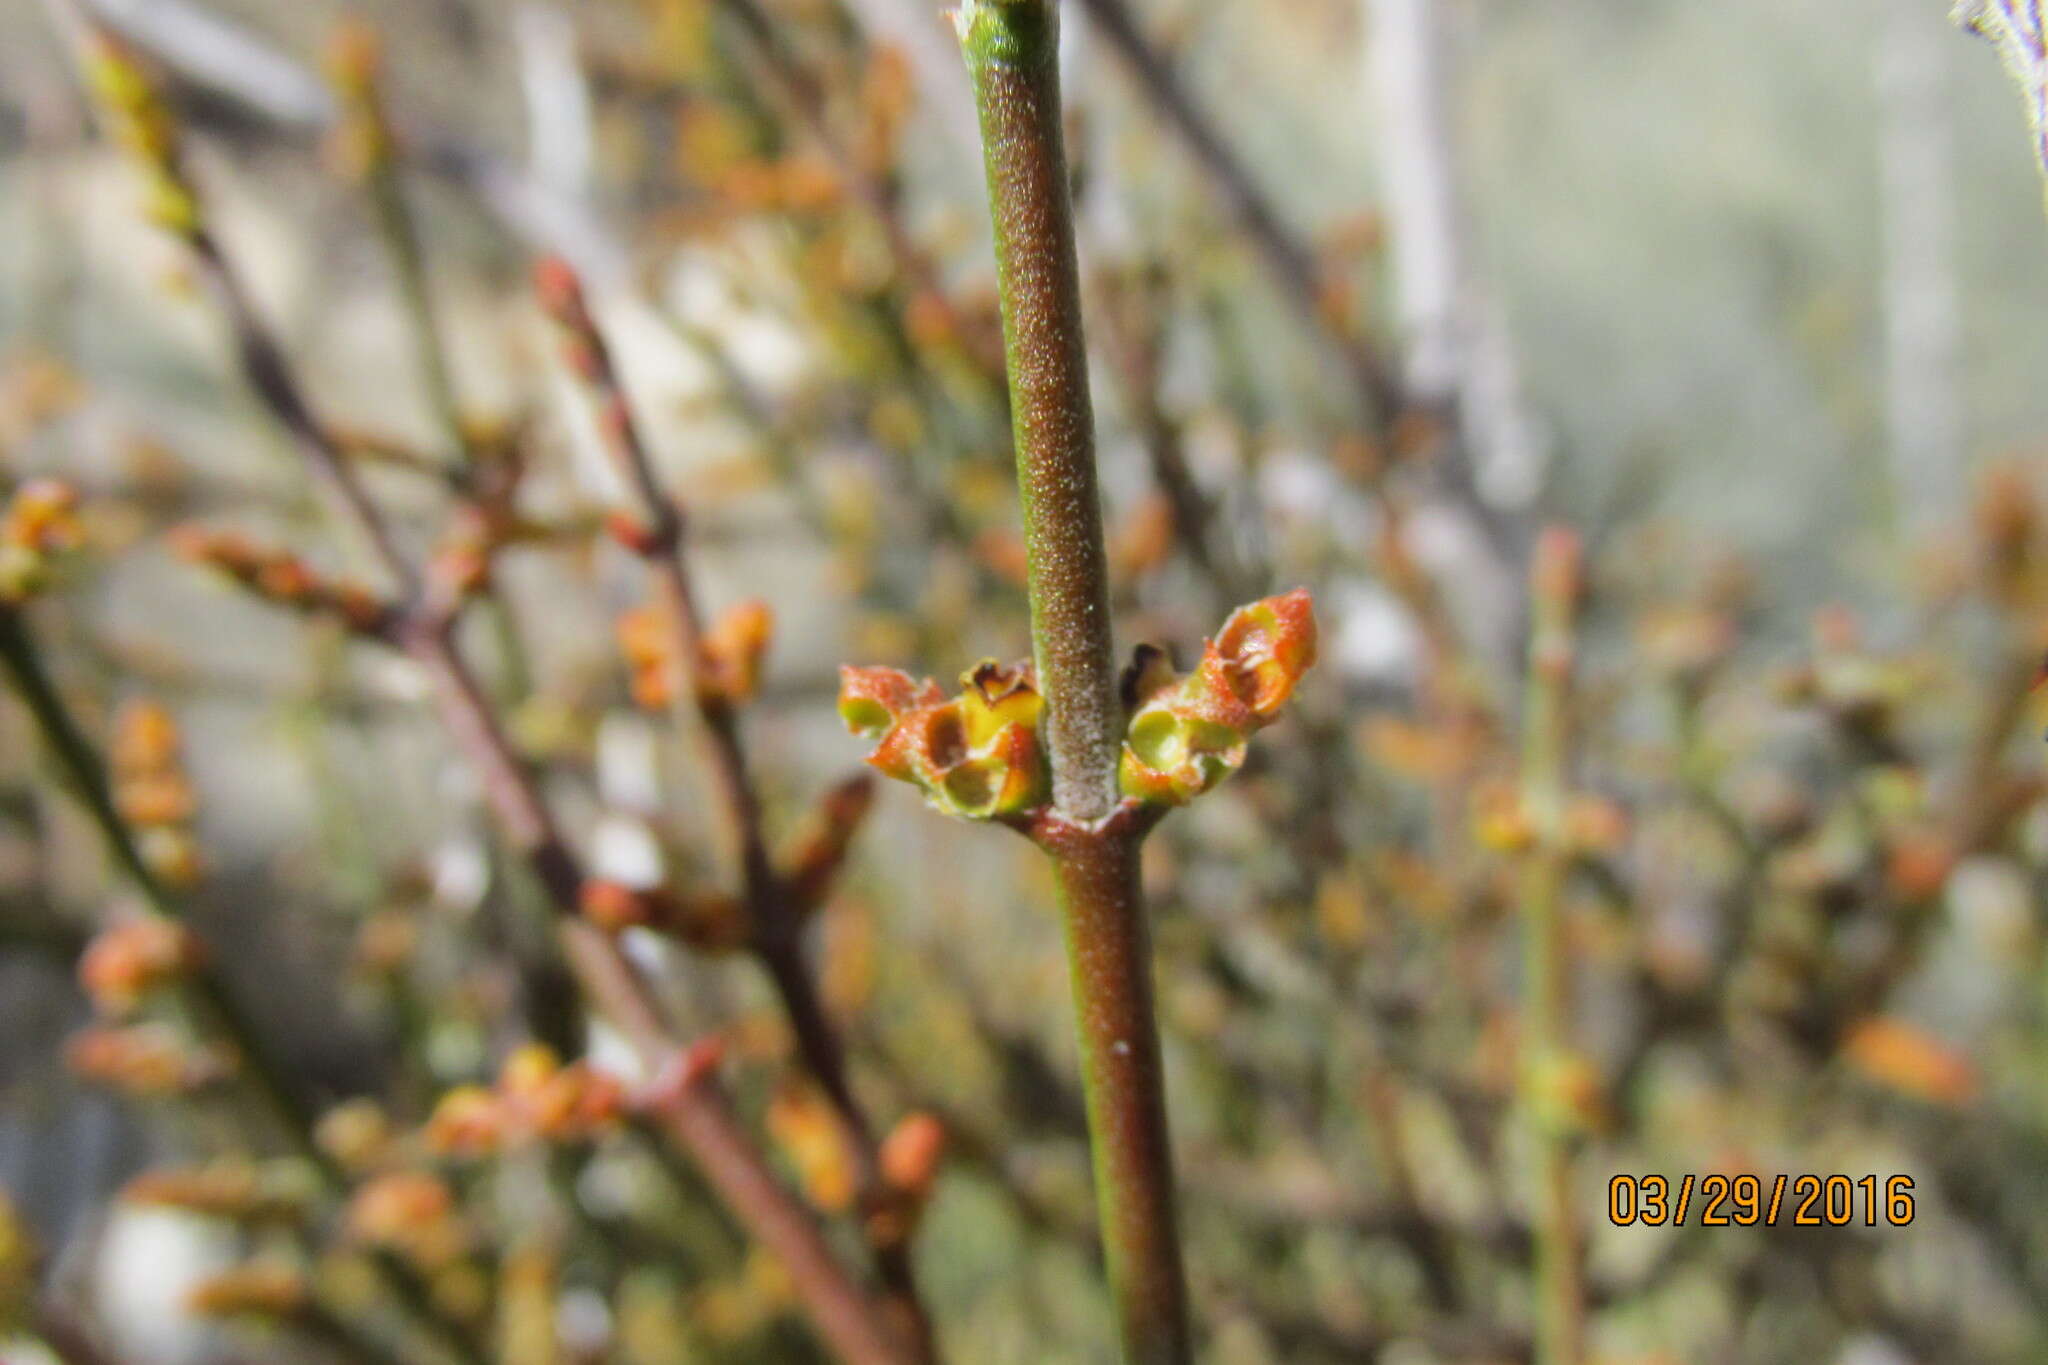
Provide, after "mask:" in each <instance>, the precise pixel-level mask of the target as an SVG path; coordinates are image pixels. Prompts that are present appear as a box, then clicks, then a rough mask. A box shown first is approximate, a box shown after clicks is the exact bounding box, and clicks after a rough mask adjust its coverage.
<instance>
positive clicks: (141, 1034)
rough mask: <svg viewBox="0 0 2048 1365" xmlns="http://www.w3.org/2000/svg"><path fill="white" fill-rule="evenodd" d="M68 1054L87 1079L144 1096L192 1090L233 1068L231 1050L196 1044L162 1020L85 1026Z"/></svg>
mask: <svg viewBox="0 0 2048 1365" xmlns="http://www.w3.org/2000/svg"><path fill="white" fill-rule="evenodd" d="M64 1058H65V1061H66V1062H67V1063H69V1065H70V1067H71V1069H72V1070H73V1071H75V1072H77V1073H78V1074H79V1075H80V1076H82V1077H84V1078H85V1079H86V1080H89V1081H95V1082H97V1083H99V1084H102V1085H107V1086H111V1087H113V1088H114V1089H116V1090H121V1091H125V1092H127V1093H129V1094H133V1095H145V1096H169V1095H185V1094H191V1093H192V1092H194V1091H197V1090H201V1089H204V1088H206V1087H208V1086H211V1085H216V1084H218V1083H220V1082H221V1081H224V1080H226V1079H227V1078H228V1077H230V1076H232V1075H233V1074H234V1071H235V1062H234V1059H233V1057H232V1056H231V1055H229V1054H227V1053H225V1052H221V1051H206V1050H199V1049H195V1048H193V1047H192V1046H190V1045H189V1044H187V1043H186V1041H185V1040H184V1039H183V1038H182V1037H180V1036H179V1034H178V1033H177V1032H176V1030H174V1029H172V1028H170V1027H169V1026H168V1025H164V1024H136V1025H131V1026H128V1027H122V1028H110V1027H99V1028H88V1029H84V1030H82V1031H81V1032H79V1033H77V1034H74V1035H73V1036H72V1039H71V1042H70V1043H69V1045H68V1046H67V1047H66V1049H65V1054H64Z"/></svg>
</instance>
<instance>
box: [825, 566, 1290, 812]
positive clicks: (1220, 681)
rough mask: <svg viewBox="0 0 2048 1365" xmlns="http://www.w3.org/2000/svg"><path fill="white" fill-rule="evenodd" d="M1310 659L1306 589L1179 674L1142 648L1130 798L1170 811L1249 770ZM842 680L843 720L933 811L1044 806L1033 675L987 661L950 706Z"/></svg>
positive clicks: (929, 689) (1222, 635)
mask: <svg viewBox="0 0 2048 1365" xmlns="http://www.w3.org/2000/svg"><path fill="white" fill-rule="evenodd" d="M1315 661H1316V620H1315V612H1314V610H1313V607H1312V605H1311V603H1310V601H1309V595H1308V593H1307V592H1306V591H1305V590H1302V589H1296V590H1295V591H1293V592H1290V593H1285V594H1283V595H1281V596H1278V597H1268V598H1266V599H1264V600H1263V601H1259V602H1254V603H1252V604H1251V605H1249V606H1245V607H1240V608H1238V609H1237V610H1236V611H1235V612H1233V613H1231V616H1230V619H1229V620H1227V621H1225V622H1224V623H1223V629H1222V630H1221V631H1220V632H1219V633H1218V634H1217V636H1216V638H1215V639H1214V640H1211V641H1209V642H1208V643H1207V644H1206V646H1205V647H1204V649H1203V653H1202V661H1201V663H1200V664H1199V665H1197V666H1196V668H1195V671H1194V672H1192V673H1190V674H1188V675H1186V676H1185V677H1181V676H1177V675H1176V674H1175V673H1174V671H1173V668H1172V666H1171V665H1170V664H1169V663H1168V662H1167V659H1166V655H1165V654H1164V653H1163V652H1162V651H1160V650H1158V649H1155V648H1153V647H1151V646H1143V647H1141V648H1140V649H1139V650H1138V654H1137V659H1136V661H1135V663H1134V664H1133V666H1132V668H1131V670H1130V672H1129V673H1128V674H1127V675H1126V677H1125V680H1124V704H1125V708H1126V710H1127V711H1128V713H1129V725H1128V728H1127V730H1126V732H1125V735H1124V746H1123V758H1122V760H1121V763H1120V767H1119V773H1118V778H1119V782H1120V784H1121V786H1122V788H1123V793H1124V795H1125V796H1126V797H1127V798H1129V799H1130V800H1133V801H1136V802H1138V803H1140V804H1142V805H1146V806H1154V807H1166V806H1180V805H1185V804H1187V803H1188V802H1189V801H1191V800H1193V799H1194V798H1195V797H1197V796H1200V795H1201V794H1202V793H1203V792H1206V791H1208V790H1209V789H1210V788H1211V787H1213V786H1215V785H1216V784H1217V783H1218V782H1220V781H1222V780H1223V779H1224V778H1225V777H1227V776H1229V775H1230V774H1231V773H1233V772H1235V771H1236V770H1237V768H1238V767H1239V766H1240V765H1241V764H1242V763H1243V762H1244V755H1245V746H1246V742H1247V741H1248V740H1249V739H1250V737H1251V735H1252V733H1253V732H1254V731H1257V730H1260V729H1263V728H1264V727H1265V726H1267V725H1269V724H1271V723H1272V722H1273V720H1274V719H1275V718H1277V717H1278V716H1279V714H1280V710H1281V708H1282V707H1283V706H1285V705H1286V704H1287V699H1288V698H1289V697H1290V696H1292V695H1293V694H1294V687H1295V684H1296V683H1297V682H1299V681H1300V680H1301V676H1302V674H1303V673H1305V672H1306V671H1307V670H1308V668H1309V667H1310V665H1312V664H1314V663H1315ZM839 678H840V682H839V715H840V718H841V719H842V720H844V721H845V722H846V726H847V728H848V729H849V730H851V731H853V733H855V734H856V735H860V736H861V737H863V738H866V739H873V740H875V741H877V743H876V746H875V751H874V753H873V754H872V755H870V756H869V758H868V762H869V763H871V764H873V765H874V766H875V767H877V768H879V769H881V770H882V771H883V772H885V773H887V774H888V775H889V776H891V777H894V778H898V779H900V780H902V781H905V782H909V783H912V784H914V785H916V786H917V787H919V788H920V789H922V790H923V791H924V793H925V796H926V798H927V799H928V800H930V802H931V803H932V805H934V806H936V807H937V808H938V809H940V810H942V811H945V812H946V813H948V814H950V815H960V816H965V817H966V818H968V819H970V820H1011V821H1017V820H1024V819H1028V818H1029V817H1030V816H1031V815H1032V814H1033V813H1035V812H1037V811H1039V810H1042V809H1043V808H1044V807H1045V805H1046V804H1047V803H1048V802H1049V801H1050V799H1051V791H1052V782H1051V774H1050V771H1049V768H1048V763H1047V757H1046V747H1045V743H1044V736H1043V734H1042V726H1043V724H1044V720H1045V699H1044V698H1043V697H1042V696H1040V695H1039V692H1038V688H1037V685H1036V682H1035V680H1034V678H1033V676H1032V672H1031V668H1030V666H1029V665H1027V664H1018V665H1016V666H1015V667H1013V668H1005V667H1003V666H1002V665H1000V664H997V663H995V662H994V661H993V660H985V661H983V662H982V663H981V664H979V665H977V666H976V667H975V668H974V669H972V670H971V671H970V672H968V673H966V674H964V675H963V676H962V678H961V685H962V690H961V692H960V695H958V696H956V697H953V698H950V699H948V698H947V697H946V695H945V694H944V693H943V692H941V691H940V690H939V688H938V686H937V684H935V683H933V682H932V681H931V680H930V679H926V680H925V681H923V682H917V681H914V680H913V679H912V678H911V677H910V676H909V675H908V674H906V673H902V672H899V671H898V670H896V669H893V668H853V667H847V668H842V669H841V670H840V673H839Z"/></svg>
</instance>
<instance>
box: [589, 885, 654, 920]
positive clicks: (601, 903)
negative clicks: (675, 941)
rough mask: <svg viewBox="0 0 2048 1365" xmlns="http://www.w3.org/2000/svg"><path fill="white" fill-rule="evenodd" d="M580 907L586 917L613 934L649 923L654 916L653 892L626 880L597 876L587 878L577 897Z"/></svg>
mask: <svg viewBox="0 0 2048 1365" xmlns="http://www.w3.org/2000/svg"><path fill="white" fill-rule="evenodd" d="M577 908H578V909H579V910H581V911H582V913H583V917H584V918H585V919H587V920H589V921H590V922H591V923H592V924H595V925H596V926H597V927H598V928H600V929H602V930H604V931H605V932H606V933H612V934H616V933H618V932H619V931H620V930H622V929H630V928H634V927H636V926H640V925H645V924H648V923H650V922H652V920H653V919H654V911H653V897H652V895H651V894H650V893H648V892H645V891H642V890H639V889H638V888H635V887H631V886H627V885H626V884H625V883H624V882H614V881H606V880H604V879H603V878H598V877H592V878H588V879H586V880H585V881H584V883H583V889H582V890H581V892H579V893H578V896H577Z"/></svg>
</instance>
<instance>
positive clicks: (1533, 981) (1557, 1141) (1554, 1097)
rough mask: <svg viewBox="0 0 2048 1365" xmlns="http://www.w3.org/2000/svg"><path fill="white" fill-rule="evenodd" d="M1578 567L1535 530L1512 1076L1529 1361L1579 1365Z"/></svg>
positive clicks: (1561, 533) (1555, 538)
mask: <svg viewBox="0 0 2048 1365" xmlns="http://www.w3.org/2000/svg"><path fill="white" fill-rule="evenodd" d="M1580 572H1581V570H1580V548H1579V541H1578V537H1577V536H1575V535H1574V534H1572V533H1571V532H1570V531H1567V530H1564V529H1562V528H1558V527H1553V528H1551V529H1549V530H1547V531H1545V532H1544V534H1543V535H1542V537H1541V538H1540V539H1539V541H1538V542H1537V546H1536V556H1535V563H1534V566H1533V568H1532V570H1531V573H1530V582H1531V597H1532V599H1533V609H1534V620H1533V627H1532V631H1531V634H1530V640H1529V678H1528V696H1527V701H1526V714H1525V719H1524V724H1525V726H1526V729H1525V732H1524V735H1523V750H1522V808H1523V813H1524V816H1525V818H1526V819H1527V820H1528V822H1529V835H1530V839H1531V844H1530V848H1529V850H1528V853H1527V856H1526V859H1525V862H1524V866H1523V873H1522V936H1523V954H1524V958H1523V1001H1522V1041H1521V1048H1522V1062H1521V1073H1522V1087H1523V1106H1524V1111H1525V1118H1526V1119H1527V1120H1528V1121H1529V1137H1530V1142H1531V1147H1532V1149H1533V1157H1532V1170H1533V1176H1534V1198H1535V1200H1536V1211H1535V1220H1534V1221H1535V1227H1536V1281H1537V1286H1536V1292H1537V1305H1536V1343H1537V1347H1536V1360H1537V1365H1580V1362H1581V1361H1583V1360H1584V1359H1585V1340H1584V1336H1585V1287H1584V1285H1583V1284H1582V1282H1581V1270H1580V1264H1579V1233H1578V1218H1577V1212H1576V1210H1575V1209H1574V1208H1573V1206H1572V1185H1571V1177H1572V1146H1573V1143H1572V1139H1571V1135H1570V1119H1569V1118H1568V1116H1567V1115H1566V1114H1564V1113H1563V1112H1561V1111H1562V1110H1563V1109H1564V1107H1565V1104H1564V1100H1565V1096H1564V1095H1563V1094H1562V1093H1560V1092H1562V1091H1563V1090H1564V1089H1565V1086H1566V1085H1567V1084H1568V1082H1567V1080H1566V1076H1567V1072H1568V1069H1569V1057H1570V1051H1569V1049H1570V1042H1569V1039H1568V1037H1567V1032H1568V1019H1569V1010H1570V1000H1569V982H1568V979H1567V978H1568V972H1569V966H1568V957H1567V954H1566V950H1565V942H1564V930H1563V925H1562V922H1561V910H1562V906H1561V904H1560V902H1561V900H1562V897H1563V892H1564V882H1565V875H1566V872H1567V870H1568V866H1569V858H1570V853H1569V849H1568V847H1567V845H1566V843H1565V828H1564V825H1565V753H1566V746H1567V743H1568V727H1569V716H1568V714H1567V711H1568V707H1569V703H1570V695H1571V673H1572V665H1573V653H1574V649H1575V645H1574V642H1573V635H1574V629H1575V623H1574V615H1575V612H1576V610H1577V602H1578V595H1579V585H1580Z"/></svg>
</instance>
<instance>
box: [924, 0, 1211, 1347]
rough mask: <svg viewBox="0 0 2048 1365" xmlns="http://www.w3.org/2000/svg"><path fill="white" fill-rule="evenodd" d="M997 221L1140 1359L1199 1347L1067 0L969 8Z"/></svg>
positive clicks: (1100, 1107)
mask: <svg viewBox="0 0 2048 1365" xmlns="http://www.w3.org/2000/svg"><path fill="white" fill-rule="evenodd" d="M958 23H959V26H960V36H961V40H962V43H963V45H964V46H965V48H966V52H967V62H968V66H969V68H970V70H971V72H972V74H973V78H974V87H975V102H976V104H977V106H978V107H979V110H980V117H981V135H982V144H983V149H984V154H985V157H986V162H987V170H988V185H989V200H990V205H991V208H992V211H993V216H994V221H995V239H996V264H997V271H998V277H999V287H1000V292H1001V296H1002V311H1003V340H1004V348H1005V352H1006V356H1007V360H1008V366H1009V376H1010V403H1011V420H1012V430H1013V436H1014V440H1015V443H1016V454H1017V483H1018V489H1019V492H1020V494H1021V500H1022V503H1023V512H1024V540H1025V548H1026V552H1027V554H1028V558H1029V590H1030V597H1031V632H1032V647H1033V648H1032V652H1033V655H1034V658H1035V660H1036V665H1037V672H1038V680H1039V689H1040V691H1041V692H1042V693H1043V695H1044V697H1045V701H1046V729H1047V749H1048V752H1049V755H1050V759H1051V765H1052V787H1053V805H1054V818H1053V820H1052V821H1051V822H1050V824H1051V826H1052V828H1053V832H1051V833H1049V834H1047V835H1045V836H1044V837H1043V838H1042V839H1041V842H1042V843H1043V844H1044V846H1045V847H1046V849H1047V851H1048V852H1049V853H1050V854H1051V856H1052V858H1053V861H1054V864H1055V867H1056V869H1057V877H1058V882H1059V887H1060V903H1061V911H1062V915H1063V919H1064V923H1065V929H1066V941H1067V956H1068V963H1069V970H1070V973H1071V976H1072V981H1073V992H1074V1009H1075V1020H1076V1025H1077V1029H1078V1031H1079V1034H1080V1039H1081V1064H1082V1066H1081V1069H1082V1085H1083V1089H1084V1091H1085V1093H1086V1096H1087V1101H1088V1123H1089V1129H1090V1137H1091V1140H1092V1142H1093V1146H1094V1152H1095V1184H1096V1200H1097V1205H1098V1209H1099V1216H1100V1220H1101V1225H1102V1237H1103V1247H1104V1252H1105V1257H1106V1260H1107V1262H1108V1267H1109V1280H1110V1292H1111V1294H1112V1295H1113V1296H1114V1298H1115V1300H1116V1309H1117V1317H1118V1321H1119V1326H1120V1329H1121V1333H1122V1338H1123V1348H1124V1356H1125V1359H1126V1360H1127V1361H1130V1362H1132V1365H1175V1363H1178V1362H1185V1361H1187V1360H1188V1359H1190V1353H1191V1344H1190V1340H1189V1331H1188V1319H1187V1287H1186V1277H1185V1274H1184V1272H1183V1270H1182V1267H1181V1252H1180V1240H1179V1234H1178V1230H1177V1227H1176V1219H1175V1208H1174V1188H1173V1162H1172V1156H1171V1149H1170V1147H1169V1144H1168V1140H1167V1127H1166V1100H1165V1085H1164V1077H1163V1075H1162V1068H1161V1063H1160V1051H1159V1033H1158V1025H1157V1023H1156V1021H1155V1020H1154V1017H1153V1010H1152V982H1151V971H1152V964H1151V954H1150V951H1149V947H1148V943H1147V933H1146V923H1145V907H1144V900H1143V896H1142V893H1141V888H1140V883H1139V875H1138V873H1139V861H1138V860H1139V842H1140V840H1141V838H1142V837H1143V832H1144V826H1143V824H1142V822H1136V821H1128V820H1118V819H1114V818H1112V816H1113V815H1114V813H1115V812H1116V811H1117V808H1118V804H1119V800H1120V798H1119V795H1118V790H1117V762H1118V756H1119V754H1120V752H1121V748H1122V730H1123V713H1122V709H1121V707H1120V706H1119V704H1118V701H1117V695H1116V678H1115V665H1114V663H1113V658H1112V648H1111V638H1110V615H1109V572H1108V567H1107V556H1106V555H1105V552H1104V548H1103V533H1102V504H1101V497H1100V494H1099V492H1098V491H1097V486H1096V474H1095V420H1094V413H1093V411H1092V409H1091V406H1090V401H1089V393H1088V365H1087V353H1086V348H1085V345H1084V342H1083V337H1082V328H1081V290H1080V270H1079V265H1078V261H1077V257H1076V252H1075V245H1074V225H1073V207H1072V204H1071V202H1070V200H1069V197H1068V189H1067V162H1066V151H1065V148H1064V146H1063V141H1062V135H1061V111H1060V91H1059V66H1058V55H1059V54H1058V47H1059V9H1058V6H1057V4H1056V3H1054V0H967V3H966V4H965V6H964V7H963V8H962V10H961V11H960V13H959V16H958Z"/></svg>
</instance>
